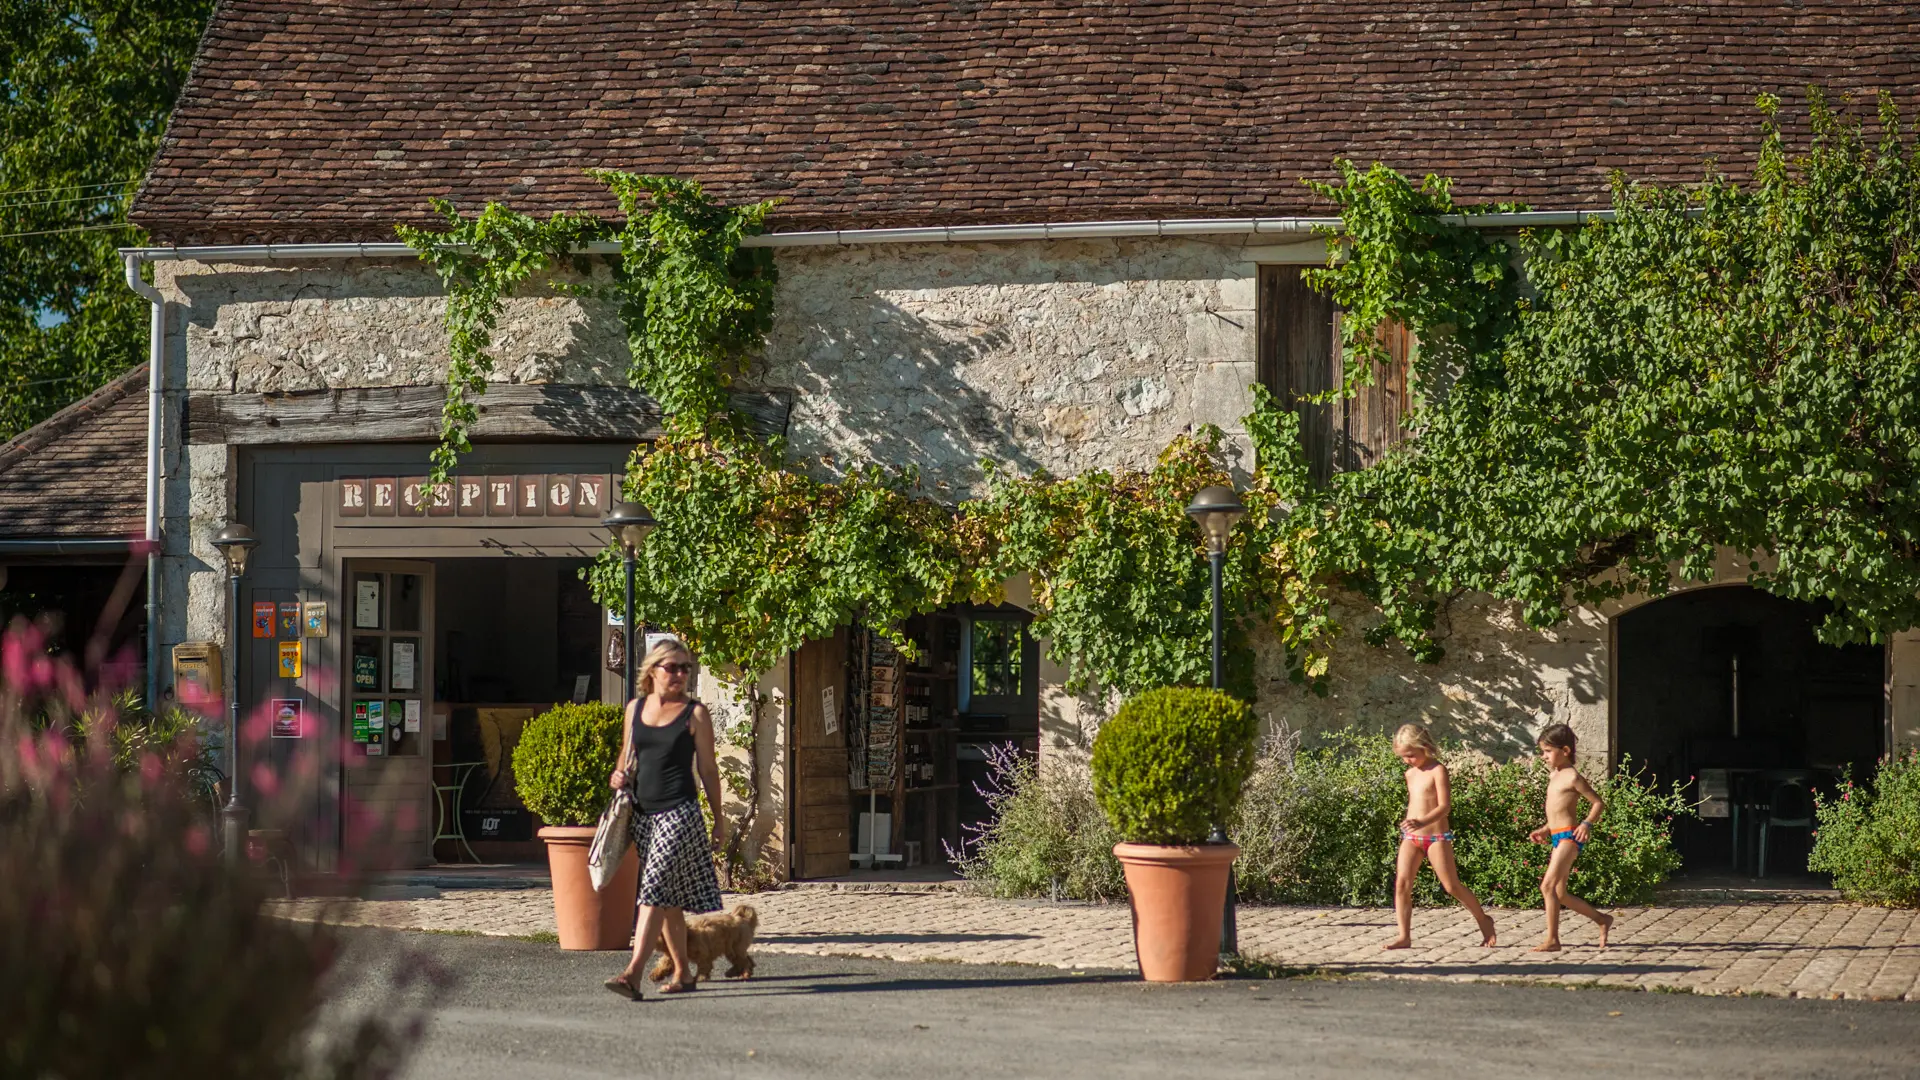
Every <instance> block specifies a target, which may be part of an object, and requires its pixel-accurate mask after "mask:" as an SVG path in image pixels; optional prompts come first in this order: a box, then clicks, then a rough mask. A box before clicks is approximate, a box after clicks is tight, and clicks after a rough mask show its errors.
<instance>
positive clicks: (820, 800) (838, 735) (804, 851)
mask: <svg viewBox="0 0 1920 1080" xmlns="http://www.w3.org/2000/svg"><path fill="white" fill-rule="evenodd" d="M846 672H847V631H846V629H845V628H844V627H842V628H841V629H839V630H836V631H835V632H834V635H833V637H831V638H827V639H824V640H821V641H809V642H807V644H806V645H804V646H802V647H801V649H800V651H799V652H798V653H796V654H795V656H794V709H793V715H794V722H793V728H792V731H793V735H792V738H793V761H794V768H793V777H794V794H793V833H794V840H795V845H794V857H793V876H794V877H795V878H801V879H806V878H823V877H839V876H840V875H842V874H845V873H846V872H847V870H848V868H849V862H848V858H847V855H848V852H849V850H850V847H849V839H850V838H849V837H848V835H847V834H848V822H849V820H850V813H851V811H850V810H849V798H850V795H849V793H848V789H847V722H846V712H847V704H848V703H847V700H846V697H847V674H846Z"/></svg>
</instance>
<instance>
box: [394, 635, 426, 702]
mask: <svg viewBox="0 0 1920 1080" xmlns="http://www.w3.org/2000/svg"><path fill="white" fill-rule="evenodd" d="M419 649H420V643H419V642H417V641H395V642H393V666H392V667H390V668H388V670H389V671H391V672H392V677H393V689H395V690H417V689H419V687H417V686H415V685H414V674H415V672H414V661H415V658H416V655H417V654H418V652H419Z"/></svg>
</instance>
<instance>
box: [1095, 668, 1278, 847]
mask: <svg viewBox="0 0 1920 1080" xmlns="http://www.w3.org/2000/svg"><path fill="white" fill-rule="evenodd" d="M1259 733H1260V722H1259V721H1258V720H1257V719H1255V718H1254V715H1253V710H1252V709H1250V708H1248V707H1247V704H1246V702H1243V701H1241V700H1239V699H1238V698H1234V697H1231V696H1229V695H1227V694H1224V693H1222V692H1220V691H1218V690H1197V689H1192V688H1189V687H1168V688H1166V689H1163V690H1149V691H1147V692H1146V693H1144V694H1141V695H1139V696H1137V697H1135V698H1133V699H1132V700H1130V701H1128V702H1127V703H1126V704H1125V705H1122V706H1121V707H1120V711H1119V712H1117V713H1115V714H1114V716H1113V719H1111V720H1108V721H1107V722H1106V723H1104V724H1102V725H1101V726H1100V733H1099V734H1098V735H1097V736H1095V737H1094V740H1093V796H1094V798H1095V800H1097V801H1098V802H1099V804H1100V810H1101V812H1102V813H1104V814H1105V815H1106V817H1107V821H1108V822H1109V823H1111V824H1112V825H1113V830H1114V832H1115V833H1117V834H1119V836H1120V837H1121V838H1122V839H1123V840H1127V841H1130V842H1133V843H1138V844H1167V845H1176V846H1185V845H1190V844H1198V843H1201V842H1203V841H1204V840H1206V838H1207V835H1208V834H1209V833H1210V832H1212V830H1213V826H1214V825H1215V824H1216V823H1221V824H1224V823H1226V822H1228V821H1230V820H1231V819H1232V817H1233V811H1234V808H1235V807H1236V806H1237V805H1238V804H1239V802H1240V789H1241V788H1242V787H1244V786H1245V785H1246V782H1247V777H1248V775H1249V774H1251V773H1252V772H1253V756H1254V741H1255V740H1256V738H1257V737H1258V736H1259Z"/></svg>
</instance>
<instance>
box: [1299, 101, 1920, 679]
mask: <svg viewBox="0 0 1920 1080" xmlns="http://www.w3.org/2000/svg"><path fill="white" fill-rule="evenodd" d="M1761 107H1762V110H1763V111H1764V112H1765V113H1766V120H1765V123H1764V130H1763V135H1762V139H1761V146H1760V154H1759V161H1758V165H1757V169H1756V180H1755V182H1754V183H1753V184H1752V185H1751V186H1746V187H1742V186H1740V185H1738V184H1736V183H1735V182H1733V181H1732V180H1730V179H1728V178H1726V177H1724V176H1721V175H1718V174H1710V175H1708V176H1707V177H1706V178H1705V179H1704V180H1702V181H1701V182H1700V183H1698V184H1695V185H1690V186H1686V187H1679V188H1657V187H1637V186H1629V185H1628V184H1626V183H1625V182H1624V181H1622V182H1620V183H1619V184H1618V185H1617V186H1616V189H1615V194H1614V210H1615V212H1616V214H1617V217H1616V219H1615V220H1614V221H1612V222H1610V223H1596V224H1593V225H1590V226H1588V227H1586V228H1583V229H1579V230H1573V231H1557V230H1556V231H1543V232H1539V233H1523V234H1522V235H1521V236H1520V237H1519V238H1518V246H1519V250H1520V252H1521V253H1522V254H1523V255H1524V256H1525V259H1526V267H1527V274H1528V278H1529V281H1528V288H1527V295H1525V296H1524V297H1522V296H1520V295H1519V294H1518V293H1516V292H1515V291H1514V290H1513V289H1512V288H1511V287H1510V283H1509V282H1508V281H1507V279H1506V278H1505V276H1504V275H1503V273H1502V272H1500V270H1499V268H1500V267H1501V266H1504V265H1505V261H1504V260H1505V258H1506V256H1505V255H1504V253H1502V252H1500V251H1498V250H1497V249H1498V247H1499V244H1500V243H1501V242H1500V241H1497V240H1492V239H1486V240H1479V241H1476V240H1474V236H1475V235H1476V234H1473V233H1472V232H1471V231H1470V230H1467V229H1465V228H1464V227H1460V226H1454V225H1445V224H1442V223H1440V222H1439V221H1437V220H1436V217H1435V215H1437V214H1438V213H1440V212H1442V211H1443V210H1446V209H1448V208H1449V205H1448V204H1447V202H1446V200H1445V198H1444V189H1443V188H1439V187H1437V186H1436V185H1434V184H1431V183H1430V184H1427V185H1423V187H1422V189H1420V192H1419V193H1416V194H1412V195H1410V194H1409V189H1408V188H1407V186H1406V185H1405V184H1404V183H1403V182H1402V183H1397V184H1396V183H1395V182H1393V181H1392V179H1391V178H1390V177H1389V176H1388V174H1386V173H1384V171H1383V170H1380V169H1378V168H1376V169H1375V170H1373V171H1371V172H1369V173H1367V174H1356V173H1355V172H1354V171H1353V170H1352V169H1350V168H1349V169H1348V170H1346V177H1347V180H1346V183H1344V184H1343V185H1341V186H1339V187H1338V188H1330V189H1328V190H1329V191H1330V193H1331V194H1333V195H1334V196H1335V197H1336V198H1338V199H1339V200H1340V201H1341V203H1342V209H1343V213H1344V214H1345V215H1346V216H1347V219H1348V220H1349V221H1353V222H1359V223H1363V224H1364V226H1365V229H1366V232H1365V235H1364V237H1363V238H1362V239H1361V240H1360V241H1357V242H1355V243H1353V244H1349V245H1336V261H1335V263H1334V264H1333V265H1331V266H1330V267H1329V269H1328V270H1327V271H1325V272H1324V273H1323V274H1322V275H1321V277H1320V281H1321V283H1322V284H1323V285H1326V286H1329V287H1331V288H1332V289H1333V292H1334V295H1335V296H1336V298H1338V299H1340V300H1341V301H1342V302H1343V303H1345V304H1347V305H1348V306H1349V307H1351V308H1354V309H1356V310H1361V311H1365V312H1367V313H1368V317H1369V318H1371V317H1373V316H1375V315H1378V316H1382V317H1385V318H1392V319H1397V320H1400V321H1402V322H1404V323H1406V324H1407V325H1408V326H1410V327H1411V328H1412V329H1413V330H1414V332H1415V333H1416V334H1417V335H1418V336H1419V337H1420V339H1421V340H1422V342H1423V348H1422V352H1423V355H1426V356H1427V357H1428V359H1427V360H1426V361H1425V362H1424V365H1423V369H1422V371H1421V373H1420V374H1421V378H1422V379H1423V381H1425V382H1426V387H1425V389H1426V391H1427V392H1426V395H1425V404H1424V405H1423V408H1422V410H1421V411H1420V413H1419V414H1418V416H1417V417H1416V427H1417V430H1418V441H1417V444H1416V445H1417V450H1413V449H1409V450H1407V451H1405V452H1401V453H1396V454H1392V455H1389V457H1388V458H1387V459H1386V460H1385V461H1384V462H1382V463H1381V464H1380V465H1378V466H1376V467H1374V468H1372V469H1368V470H1365V471H1362V472H1358V473H1352V474H1347V475H1344V476H1342V477H1340V478H1338V479H1337V480H1336V482H1335V484H1334V485H1333V489H1332V490H1331V491H1330V492H1328V493H1327V494H1326V495H1325V496H1323V501H1324V506H1323V510H1322V513H1323V516H1324V518H1325V520H1326V521H1327V522H1328V523H1329V524H1330V526H1331V527H1330V528H1329V529H1328V530H1327V531H1326V532H1325V534H1324V535H1323V537H1322V542H1323V543H1324V545H1325V547H1326V551H1327V554H1326V559H1327V563H1328V565H1329V566H1331V567H1333V568H1335V569H1337V570H1338V571H1339V572H1340V573H1342V574H1344V575H1348V576H1349V578H1350V579H1351V580H1353V581H1354V582H1355V583H1357V584H1359V585H1360V586H1361V587H1362V588H1363V589H1365V590H1366V591H1367V592H1368V593H1369V595H1371V596H1373V597H1374V599H1376V600H1377V601H1378V602H1379V603H1380V604H1381V606H1382V608H1383V610H1384V611H1385V612H1386V613H1387V616H1388V623H1389V626H1390V628H1391V629H1392V631H1393V632H1394V633H1396V634H1398V635H1399V636H1400V637H1401V638H1402V639H1403V640H1406V641H1407V642H1408V643H1409V644H1411V645H1414V646H1415V647H1416V648H1418V649H1422V650H1423V651H1424V652H1425V653H1426V654H1427V655H1429V656H1434V655H1437V649H1435V648H1434V647H1433V646H1432V645H1431V642H1430V641H1428V640H1427V629H1428V627H1429V626H1430V625H1431V622H1432V613H1433V609H1434V605H1435V603H1436V602H1438V601H1439V600H1441V599H1443V598H1444V597H1446V596H1448V595H1450V594H1452V593H1455V592H1457V591H1462V590H1474V591H1482V592H1487V593H1491V594H1493V595H1495V596H1499V597H1504V598H1509V599H1512V600H1514V601H1517V602H1518V603H1519V604H1520V605H1521V607H1522V609H1523V611H1524V613H1525V616H1526V618H1527V620H1528V621H1529V622H1530V623H1531V624H1533V625H1536V626H1544V625H1549V624H1551V623H1553V622H1555V621H1557V620H1559V619H1561V618H1563V617H1564V616H1565V613H1566V610H1567V605H1568V604H1569V603H1572V602H1579V603H1590V602H1596V601H1600V600H1604V599H1607V598H1610V597H1615V596H1619V595H1622V594H1624V593H1627V592H1629V591H1639V592H1645V593H1648V594H1652V595H1658V594H1660V593H1662V592H1664V591H1665V590H1666V589H1667V588H1668V587H1669V584H1670V581H1671V579H1672V576H1673V574H1674V572H1675V571H1676V569H1677V572H1678V574H1679V575H1680V576H1681V577H1684V578H1688V579H1694V580H1710V579H1711V577H1712V567H1713V563H1714V559H1715V556H1716V553H1717V552H1719V551H1720V550H1723V549H1730V550H1732V551H1734V552H1738V553H1740V554H1741V555H1742V556H1744V557H1745V558H1746V559H1747V560H1749V567H1750V568H1751V569H1752V571H1753V577H1752V581H1753V583H1754V584H1755V585H1758V586H1759V587H1761V588H1765V589H1768V590H1770V591H1772V592H1774V593H1776V594H1778V595H1782V596H1786V597H1789V598H1793V599H1798V600H1825V601H1829V602H1830V603H1831V608H1830V611H1831V614H1830V615H1829V616H1828V618H1827V620H1826V622H1825V623H1824V625H1823V626H1822V627H1821V637H1822V638H1823V640H1826V641H1829V642H1833V643H1841V642H1848V641H1868V640H1872V641H1879V640H1884V639H1885V637H1886V635H1887V634H1889V633H1892V632H1895V631H1898V630H1902V629H1905V628H1908V627H1911V626H1913V625H1915V624H1916V623H1920V547H1917V545H1916V542H1917V541H1920V483H1916V477H1920V289H1917V288H1916V287H1915V286H1916V283H1917V282H1920V243H1917V241H1920V161H1917V160H1916V158H1915V156H1914V153H1913V152H1912V151H1911V150H1910V149H1909V148H1908V147H1907V146H1906V144H1905V142H1904V141H1903V139H1902V137H1901V135H1900V131H1899V126H1898V115H1897V113H1896V111H1895V109H1894V107H1893V105H1892V104H1891V102H1890V101H1888V100H1886V99H1882V102H1881V110H1880V111H1881V116H1880V131H1879V133H1878V135H1877V136H1874V135H1870V134H1869V133H1868V132H1867V131H1866V130H1865V129H1864V128H1863V127H1862V125H1860V124H1858V123H1855V122H1852V121H1849V120H1847V119H1845V118H1842V117H1840V116H1837V115H1835V114H1834V113H1833V112H1831V111H1830V110H1829V109H1828V108H1827V107H1826V106H1825V104H1824V103H1823V102H1822V101H1821V100H1820V98H1819V96H1818V95H1817V94H1815V95H1814V96H1813V106H1812V131H1813V141H1812V143H1811V145H1810V146H1809V147H1808V148H1807V149H1806V152H1805V153H1804V154H1802V155H1800V156H1797V157H1796V156H1794V155H1792V154H1790V153H1789V150H1788V148H1787V146H1786V145H1785V143H1784V141H1783V139H1782V137H1781V135H1780V133H1779V130H1778V128H1777V127H1776V126H1775V124H1774V122H1773V119H1772V113H1773V109H1774V103H1773V102H1772V101H1771V100H1769V99H1762V101H1761ZM1342 260H1343V261H1342ZM1351 325H1352V326H1353V327H1354V328H1355V329H1356V330H1357V329H1358V328H1359V327H1360V326H1362V325H1365V323H1364V321H1363V320H1360V319H1354V320H1351ZM1463 325H1464V326H1467V327H1468V328H1469V329H1471V331H1472V332H1471V333H1466V332H1463V331H1462V330H1461V327H1462V326H1463ZM1432 342H1448V343H1450V344H1451V349H1452V351H1451V352H1448V353H1447V354H1446V355H1447V360H1446V364H1445V365H1436V363H1435V361H1434V360H1433V358H1432V349H1431V348H1430V347H1429V344H1428V343H1432ZM1350 344H1356V343H1355V342H1353V341H1352V340H1350ZM1357 344H1359V345H1364V340H1362V341H1360V342H1358V343H1357ZM1442 367H1445V368H1446V370H1442ZM1439 391H1444V393H1442V392H1439ZM1769 555H1770V556H1771V557H1772V563H1771V565H1769V563H1768V561H1767V558H1768V556H1769Z"/></svg>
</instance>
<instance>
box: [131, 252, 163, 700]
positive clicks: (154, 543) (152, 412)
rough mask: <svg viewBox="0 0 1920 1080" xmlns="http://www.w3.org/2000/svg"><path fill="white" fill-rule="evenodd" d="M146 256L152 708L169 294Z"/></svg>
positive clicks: (141, 289)
mask: <svg viewBox="0 0 1920 1080" xmlns="http://www.w3.org/2000/svg"><path fill="white" fill-rule="evenodd" d="M142 261H143V260H141V259H140V258H138V257H137V256H134V255H127V256H126V267H127V288H129V289H132V290H133V291H134V292H136V293H139V294H140V295H141V296H143V297H145V298H146V300H147V303H148V304H149V305H151V307H152V309H153V311H152V316H151V318H150V319H149V320H148V324H147V507H146V527H145V529H144V530H143V532H142V536H143V537H144V539H145V541H146V548H147V656H146V667H147V672H146V674H147V681H146V696H145V698H144V699H143V701H142V704H144V705H145V706H146V707H147V708H149V709H158V708H159V703H160V697H159V692H160V462H161V456H160V449H161V442H162V440H163V438H164V432H163V431H162V428H161V424H162V421H161V412H162V409H161V405H162V401H161V397H162V394H163V393H164V392H165V389H166V382H167V364H166V359H167V357H166V335H167V298H166V296H165V295H164V294H163V293H161V291H160V290H159V289H157V288H155V287H153V286H152V285H149V284H147V283H146V280H145V279H144V278H142V277H141V276H140V263H141V262H142Z"/></svg>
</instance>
